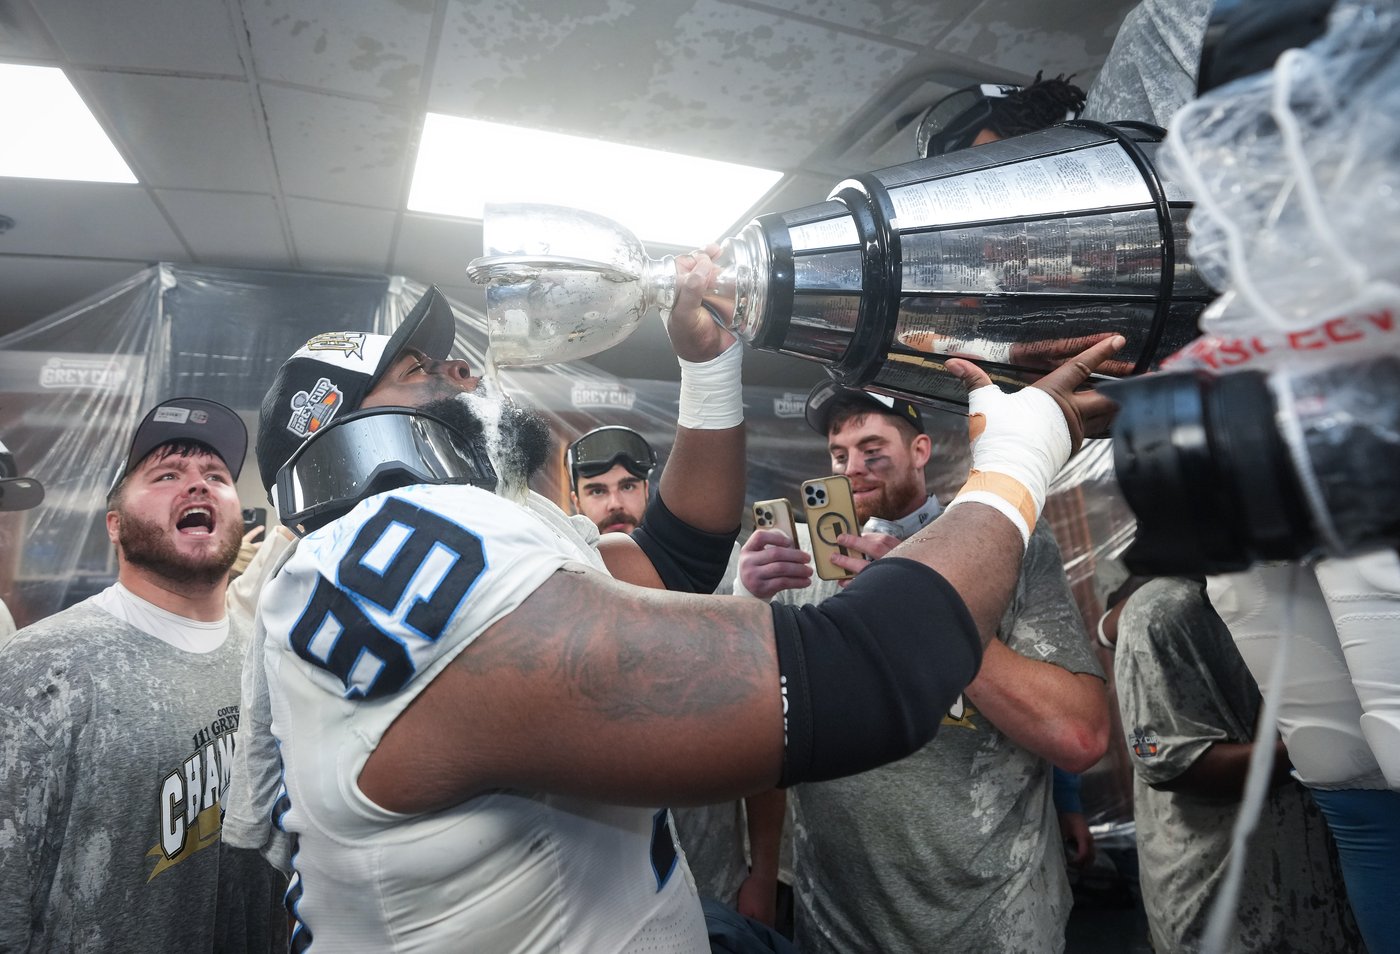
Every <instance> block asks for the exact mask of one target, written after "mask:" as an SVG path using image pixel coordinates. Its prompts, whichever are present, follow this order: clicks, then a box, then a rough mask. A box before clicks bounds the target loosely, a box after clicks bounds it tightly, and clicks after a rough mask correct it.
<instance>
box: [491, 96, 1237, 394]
mask: <svg viewBox="0 0 1400 954" xmlns="http://www.w3.org/2000/svg"><path fill="white" fill-rule="evenodd" d="M1161 136H1162V131H1161V130H1160V129H1156V128H1155V127H1148V126H1143V125H1141V124H1134V123H1125V124H1116V125H1107V124H1103V123H1094V122H1086V121H1074V122H1069V123H1064V124H1061V125H1059V126H1053V127H1051V128H1049V129H1046V130H1042V131H1040V132H1035V133H1030V134H1028V135H1025V136H1018V137H1015V138H1013V139H1006V140H1002V141H1000V142H994V143H989V144H987V145H984V146H977V147H974V148H970V149H965V150H961V151H959V152H956V153H951V154H948V155H944V156H932V157H929V158H927V159H921V160H918V161H916V162H911V163H906V164H904V165H900V166H893V167H891V168H889V169H882V170H879V171H876V172H871V173H864V174H861V175H856V176H852V177H851V178H849V179H846V180H845V181H843V182H840V183H838V184H837V186H836V188H835V189H833V190H832V192H831V195H830V197H829V198H828V199H827V200H826V201H825V202H820V203H817V204H815V205H810V206H806V207H804V208H800V209H795V210H793V211H790V212H782V213H773V214H769V215H763V216H759V217H758V218H756V219H754V220H753V221H752V222H750V223H749V224H748V225H746V226H744V228H743V229H741V230H740V231H739V232H738V234H736V235H734V236H731V237H730V238H728V239H726V240H725V241H724V243H723V245H722V251H721V255H720V257H719V259H718V261H717V264H719V265H720V266H721V272H720V274H719V277H718V279H717V281H716V282H715V285H714V287H712V288H711V289H710V290H709V293H708V298H707V303H709V304H711V305H712V306H713V307H712V309H711V310H712V312H713V313H714V314H715V315H716V320H717V321H720V323H721V324H723V325H724V326H725V327H726V328H728V329H729V330H730V331H732V332H733V333H734V334H735V335H736V336H737V337H738V338H740V339H741V340H742V341H744V342H746V343H747V344H749V345H750V346H752V347H754V348H757V349H759V350H763V351H772V352H776V353H779V354H789V355H793V356H795V357H800V358H804V359H806V360H809V361H816V362H818V363H820V364H822V365H823V366H824V367H825V368H826V371H827V373H828V374H830V375H831V377H832V378H833V379H834V380H836V381H837V382H838V383H840V384H842V385H845V386H847V387H854V388H866V389H868V390H871V391H877V392H881V393H886V394H892V395H896V396H899V397H904V398H907V399H909V400H912V401H916V402H921V403H925V404H931V405H935V406H946V407H949V408H952V409H962V408H964V407H965V406H966V397H965V392H964V389H963V387H962V385H961V383H960V382H959V381H958V380H957V379H956V378H954V377H953V376H952V375H951V374H949V373H948V371H947V370H946V368H945V362H946V360H947V359H948V358H952V357H958V358H966V359H969V360H972V361H975V362H977V363H978V364H979V365H981V366H982V367H983V368H984V369H985V370H986V371H987V373H988V374H989V375H990V376H991V378H992V379H993V380H994V381H996V382H997V383H999V384H1002V385H1004V386H1007V387H1012V388H1014V387H1018V386H1022V385H1025V384H1028V383H1030V382H1031V381H1033V380H1035V379H1036V378H1038V377H1040V376H1041V375H1043V374H1044V373H1045V372H1046V371H1047V370H1050V369H1051V368H1053V367H1056V366H1057V365H1059V364H1061V363H1063V362H1064V361H1067V360H1069V359H1071V358H1073V357H1074V356H1075V355H1076V354H1078V353H1079V352H1080V351H1082V350H1083V349H1084V348H1086V347H1088V346H1089V345H1090V344H1092V343H1094V342H1095V341H1098V340H1102V339H1103V338H1106V337H1108V336H1109V335H1112V334H1115V333H1117V334H1122V335H1124V337H1125V338H1126V339H1127V345H1126V346H1125V347H1124V348H1123V349H1122V351H1121V352H1120V353H1119V354H1118V355H1115V357H1114V359H1113V360H1112V361H1110V362H1106V363H1105V364H1104V365H1102V366H1101V367H1100V368H1099V374H1098V377H1099V378H1104V377H1123V376H1126V375H1129V374H1137V373H1141V372H1144V371H1148V370H1152V369H1154V368H1156V367H1157V366H1158V365H1159V364H1160V362H1161V359H1162V358H1163V357H1165V356H1167V355H1169V354H1171V353H1173V352H1174V351H1176V350H1177V349H1178V348H1180V347H1181V346H1182V345H1184V344H1185V343H1186V342H1187V341H1189V340H1190V339H1191V338H1194V337H1195V336H1196V319H1197V317H1198V315H1199V314H1200V312H1201V310H1202V309H1203V308H1204V307H1205V305H1206V304H1207V303H1208V302H1209V301H1210V300H1211V299H1212V298H1213V293H1212V292H1211V290H1210V289H1209V287H1208V286H1207V285H1206V283H1205V282H1204V281H1203V280H1202V279H1201V277H1200V275H1199V273H1198V272H1197V271H1196V269H1195V267H1194V266H1193V265H1192V264H1191V262H1190V261H1189V260H1188V258H1187V256H1186V229H1185V222H1186V217H1187V215H1188V213H1189V212H1190V210H1191V201H1190V198H1189V197H1188V196H1186V195H1185V194H1184V193H1183V192H1182V191H1181V189H1180V188H1179V187H1177V186H1176V185H1175V184H1174V183H1172V182H1169V181H1167V180H1165V179H1163V178H1162V176H1161V175H1160V174H1159V173H1158V171H1157V169H1156V163H1155V157H1156V150H1157V147H1158V145H1159V144H1160V140H1161ZM484 232H485V235H484V238H485V246H486V254H485V256H484V257H482V258H480V259H477V260H476V261H474V262H473V263H472V264H471V266H470V267H469V269H468V273H469V274H470V275H471V277H472V278H473V280H475V281H477V282H479V283H482V284H485V285H486V286H487V290H486V303H487V323H488V327H489V329H490V337H491V348H492V349H493V351H494V352H495V358H496V361H497V363H498V364H501V365H516V366H519V365H531V364H548V363H552V362H556V361H566V360H571V359H576V358H583V357H587V356H589V355H591V354H596V353H597V352H599V351H602V350H604V349H605V348H608V347H611V346H612V345H614V344H616V343H617V342H619V341H621V340H623V339H624V338H625V337H626V336H627V335H628V334H629V333H631V331H632V330H633V329H635V328H636V327H637V325H638V324H639V323H640V321H641V320H642V317H643V315H644V314H645V313H646V312H647V311H648V310H649V309H650V308H651V307H653V306H655V307H656V308H657V309H658V310H659V311H661V312H663V313H664V312H665V311H666V310H667V309H669V308H670V307H671V305H672V304H673V302H674V299H675V284H676V276H675V266H674V261H673V259H671V258H670V257H667V258H664V259H660V260H653V259H650V258H648V257H647V256H646V254H645V252H644V251H643V248H642V245H641V243H640V242H639V241H637V239H636V238H634V237H633V236H632V234H631V233H630V232H628V231H627V230H626V229H624V228H622V227H621V226H619V225H617V224H616V223H613V222H611V221H610V220H608V219H606V218H604V217H602V216H598V215H594V214H591V213H587V212H580V211H576V210H572V209H566V208H560V207H556V206H544V205H493V206H488V207H487V210H486V215H485V222H484Z"/></svg>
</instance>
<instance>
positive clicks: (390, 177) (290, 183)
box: [263, 86, 421, 209]
mask: <svg viewBox="0 0 1400 954" xmlns="http://www.w3.org/2000/svg"><path fill="white" fill-rule="evenodd" d="M263 102H264V104H265V106H266V109H267V121H268V129H269V130H270V133H271V137H272V153H273V156H274V158H275V161H276V163H277V169H278V171H279V173H280V174H281V177H282V191H283V194H284V195H288V196H299V197H301V198H308V199H325V200H327V201H330V202H348V203H351V204H354V205H366V206H375V207H379V208H388V209H397V208H400V207H402V205H403V203H404V200H405V197H406V195H407V183H406V180H405V170H406V169H407V168H408V163H409V161H410V158H411V151H412V150H413V149H414V148H416V147H417V144H418V136H419V125H420V123H421V117H417V116H416V115H414V114H410V113H408V112H407V111H404V110H397V109H392V108H390V107H386V106H380V105H375V104H373V103H365V102H361V101H358V100H349V99H342V98H339V97H335V96H327V95H322V94H318V93H308V92H303V91H300V90H294V89H285V88H280V87H275V86H274V87H268V86H264V87H263Z"/></svg>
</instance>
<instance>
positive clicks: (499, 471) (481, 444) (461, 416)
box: [419, 394, 554, 489]
mask: <svg viewBox="0 0 1400 954" xmlns="http://www.w3.org/2000/svg"><path fill="white" fill-rule="evenodd" d="M496 400H497V399H495V398H491V397H488V396H484V395H483V396H476V395H472V394H460V395H454V396H453V397H446V398H440V399H438V400H436V401H432V402H430V403H428V404H424V405H422V407H420V408H419V410H421V411H422V412H423V413H424V414H428V415H431V416H433V417H436V418H438V419H439V420H441V421H442V422H444V423H445V424H447V425H448V426H449V427H451V428H452V429H453V430H455V431H456V432H457V433H458V434H459V435H461V436H462V437H463V438H464V439H465V440H467V441H468V442H469V443H471V444H473V445H475V446H476V447H477V448H478V449H480V450H484V451H485V452H486V454H487V456H488V457H489V458H490V459H491V464H492V465H493V466H494V467H495V468H496V477H497V479H498V480H499V482H500V487H498V489H501V488H504V487H509V486H515V485H519V486H522V487H523V486H525V485H526V484H528V482H529V480H530V478H531V477H534V476H535V474H537V473H539V471H540V470H541V468H543V467H544V465H545V464H546V463H547V462H548V461H549V459H550V452H551V449H552V447H553V443H554V437H553V434H551V433H550V430H549V423H548V422H547V421H546V420H545V418H544V415H542V414H540V413H539V412H538V411H533V410H530V409H528V408H523V407H520V406H519V405H518V404H516V403H515V402H513V401H511V400H509V399H508V398H504V397H502V398H500V399H499V418H498V419H497V420H496V421H492V422H491V423H492V424H494V425H495V426H494V427H493V428H491V429H492V430H495V431H497V436H498V439H499V446H492V445H493V443H495V442H493V441H492V440H491V438H490V437H488V435H487V422H486V421H485V420H483V417H482V413H481V411H480V410H478V408H483V409H485V408H488V407H489V408H490V409H491V410H494V409H495V406H496Z"/></svg>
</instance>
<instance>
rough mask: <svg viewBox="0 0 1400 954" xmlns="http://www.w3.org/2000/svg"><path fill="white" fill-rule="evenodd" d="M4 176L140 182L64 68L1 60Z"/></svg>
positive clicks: (1, 160)
mask: <svg viewBox="0 0 1400 954" xmlns="http://www.w3.org/2000/svg"><path fill="white" fill-rule="evenodd" d="M0 129H3V130H4V137H5V142H4V145H0V176H15V177H17V178H21V179H81V180H83V181H85V182H135V181H136V177H135V176H134V175H132V174H131V169H130V167H128V166H127V164H126V161H125V160H124V159H122V157H121V154H120V153H118V152H117V147H116V146H114V145H112V140H110V139H108V138H107V134H106V133H105V132H103V131H102V127H101V126H99V125H98V123H97V118H96V117H94V116H93V115H92V112H91V111H90V110H89V109H88V108H87V104H85V103H84V102H83V99H82V97H81V96H79V95H78V91H77V90H75V89H74V88H73V84H72V83H70V82H68V77H67V76H65V75H63V70H60V69H57V68H55V67H52V66H20V65H18V64H16V63H0Z"/></svg>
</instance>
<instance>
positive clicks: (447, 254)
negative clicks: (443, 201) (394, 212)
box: [389, 214, 481, 285]
mask: <svg viewBox="0 0 1400 954" xmlns="http://www.w3.org/2000/svg"><path fill="white" fill-rule="evenodd" d="M480 255H481V223H480V222H476V221H471V220H467V219H453V218H447V217H445V216H438V215H411V214H410V215H405V216H404V217H403V222H402V224H401V225H400V226H399V241H398V244H397V245H396V246H395V247H394V256H393V259H392V260H391V261H390V262H389V271H390V272H391V273H392V274H395V275H407V276H408V277H409V278H416V279H418V280H419V281H420V282H431V283H434V284H436V283H438V282H441V283H442V284H444V285H465V284H466V270H467V263H469V262H470V261H471V260H472V259H474V258H477V257H478V256H480Z"/></svg>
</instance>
